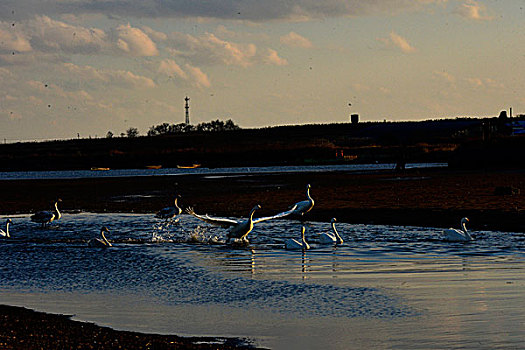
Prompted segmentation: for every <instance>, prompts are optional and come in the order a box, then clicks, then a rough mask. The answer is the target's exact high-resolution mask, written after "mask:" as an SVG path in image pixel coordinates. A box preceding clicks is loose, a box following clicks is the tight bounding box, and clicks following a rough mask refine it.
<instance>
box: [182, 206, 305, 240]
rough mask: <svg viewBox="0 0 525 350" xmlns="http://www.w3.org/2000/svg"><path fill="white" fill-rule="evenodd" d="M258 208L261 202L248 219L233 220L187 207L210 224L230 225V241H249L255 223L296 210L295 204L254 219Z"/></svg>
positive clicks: (188, 210) (191, 213)
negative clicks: (286, 208) (281, 210)
mask: <svg viewBox="0 0 525 350" xmlns="http://www.w3.org/2000/svg"><path fill="white" fill-rule="evenodd" d="M258 209H261V206H260V205H259V204H257V205H256V206H254V207H253V208H252V210H251V211H250V215H249V216H248V219H245V220H232V219H227V218H214V217H211V216H208V215H207V214H206V215H199V214H196V213H195V212H194V211H193V208H191V207H190V208H187V209H186V212H187V213H188V214H190V215H192V216H194V217H196V218H197V219H200V220H202V221H204V222H207V223H209V224H212V225H216V226H221V227H225V228H228V227H229V228H230V230H229V232H228V234H227V237H228V239H227V242H229V241H230V240H232V239H235V240H236V241H237V242H243V243H249V241H248V239H247V238H246V237H247V236H248V233H250V232H251V231H252V229H253V225H254V224H256V223H259V222H262V221H266V220H272V219H278V218H282V217H285V216H287V215H290V214H291V213H292V212H293V211H294V210H295V206H294V207H293V208H291V209H290V210H288V211H284V212H282V213H279V214H276V215H273V216H266V217H262V218H257V219H254V218H253V214H254V213H255V211H256V210H258Z"/></svg>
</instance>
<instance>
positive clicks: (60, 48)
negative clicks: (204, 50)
mask: <svg viewBox="0 0 525 350" xmlns="http://www.w3.org/2000/svg"><path fill="white" fill-rule="evenodd" d="M22 28H23V29H22V30H25V31H26V32H27V35H28V36H29V37H30V40H31V43H32V46H33V48H34V49H35V50H39V51H42V52H63V53H68V54H96V53H100V52H101V51H102V50H103V49H104V48H106V47H108V43H107V36H106V33H105V32H104V31H103V30H101V29H98V28H85V27H81V26H74V25H70V24H67V23H65V22H61V21H56V20H53V19H51V18H49V17H47V16H36V17H35V18H34V19H32V20H29V21H27V22H26V23H24V24H23V25H22Z"/></svg>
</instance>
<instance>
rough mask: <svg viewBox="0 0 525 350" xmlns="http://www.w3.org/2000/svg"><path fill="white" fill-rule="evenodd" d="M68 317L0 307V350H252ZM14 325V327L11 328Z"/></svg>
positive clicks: (232, 342)
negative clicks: (123, 328)
mask: <svg viewBox="0 0 525 350" xmlns="http://www.w3.org/2000/svg"><path fill="white" fill-rule="evenodd" d="M71 317H72V315H63V314H54V313H46V312H40V311H34V310H31V309H28V308H25V307H19V306H10V305H3V304H0V347H1V348H2V349H43V348H46V349H73V348H82V349H101V348H102V349H137V350H139V349H141V350H142V349H159V350H160V349H221V350H229V349H256V347H255V346H252V345H251V344H250V343H249V341H247V340H246V339H239V338H223V337H220V338H219V337H180V336H177V335H163V334H151V333H140V332H131V331H118V330H114V329H112V328H110V327H102V326H98V325H96V324H95V323H91V322H83V321H76V320H72V319H71ZM14 325H15V326H14Z"/></svg>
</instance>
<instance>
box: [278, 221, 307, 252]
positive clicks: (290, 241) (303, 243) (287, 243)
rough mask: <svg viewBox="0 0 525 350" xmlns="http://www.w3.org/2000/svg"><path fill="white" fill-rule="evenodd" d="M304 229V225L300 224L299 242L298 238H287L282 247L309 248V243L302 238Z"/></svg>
mask: <svg viewBox="0 0 525 350" xmlns="http://www.w3.org/2000/svg"><path fill="white" fill-rule="evenodd" d="M305 231H306V229H305V227H304V226H301V242H299V241H298V240H295V239H293V238H288V239H287V240H286V241H284V248H285V249H302V250H306V249H310V245H309V244H308V243H307V242H306V239H304V232H305Z"/></svg>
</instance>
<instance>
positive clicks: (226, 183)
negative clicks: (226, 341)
mask: <svg viewBox="0 0 525 350" xmlns="http://www.w3.org/2000/svg"><path fill="white" fill-rule="evenodd" d="M308 183H310V184H311V185H312V190H311V194H312V196H313V198H314V199H315V207H314V209H313V210H312V211H311V212H310V213H309V214H308V219H309V220H316V221H328V220H330V218H332V217H337V219H338V220H339V221H341V222H348V223H363V224H372V223H373V224H394V225H421V226H436V227H445V226H446V227H448V226H457V225H458V222H459V219H460V218H461V217H462V216H468V217H469V218H470V219H471V222H470V226H471V227H472V229H491V230H504V231H505V230H506V231H525V220H524V214H523V208H524V207H525V199H524V192H523V191H524V190H525V171H519V170H518V171H452V170H448V169H442V168H441V169H437V168H434V169H418V170H415V169H414V170H408V171H405V172H403V173H394V172H392V171H380V172H374V173H361V174H356V173H351V172H327V173H319V172H310V173H279V174H255V175H251V174H237V175H235V174H234V175H217V176H214V175H178V176H148V177H121V178H99V179H94V178H89V179H87V178H86V179H64V180H62V179H57V180H2V181H0V191H1V193H2V198H3V200H2V201H1V202H0V214H2V215H9V214H15V213H31V212H35V211H37V210H43V209H51V207H52V205H53V201H54V200H55V198H61V199H62V203H61V208H62V209H63V210H64V211H65V212H66V213H68V212H70V213H73V212H75V211H79V210H84V211H94V212H135V213H154V212H156V211H157V210H159V209H160V208H163V207H165V206H168V205H171V204H172V203H173V198H174V196H175V195H180V196H181V198H180V200H179V203H180V204H181V205H182V206H183V207H188V206H192V207H194V208H195V211H196V212H198V213H208V214H213V215H220V216H246V215H247V214H248V212H249V210H250V209H251V208H252V207H253V205H255V204H257V203H259V204H261V205H262V207H263V209H262V210H261V211H260V212H258V213H257V214H258V215H261V216H265V215H269V214H272V213H275V212H279V211H282V210H285V209H287V208H288V207H289V206H290V205H291V204H293V203H295V202H297V201H300V200H303V199H304V198H305V187H306V184H308Z"/></svg>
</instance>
